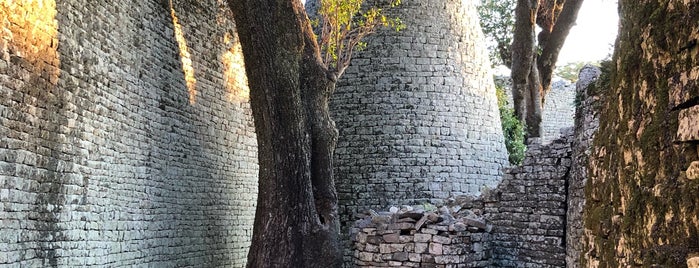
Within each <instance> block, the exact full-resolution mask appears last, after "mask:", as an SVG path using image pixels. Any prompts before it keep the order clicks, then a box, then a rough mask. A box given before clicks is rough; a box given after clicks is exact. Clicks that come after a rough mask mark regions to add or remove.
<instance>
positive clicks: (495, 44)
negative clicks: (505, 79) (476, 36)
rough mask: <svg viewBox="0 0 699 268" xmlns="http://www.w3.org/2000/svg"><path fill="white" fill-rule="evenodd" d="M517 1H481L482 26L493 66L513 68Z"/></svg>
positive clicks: (479, 9)
mask: <svg viewBox="0 0 699 268" xmlns="http://www.w3.org/2000/svg"><path fill="white" fill-rule="evenodd" d="M514 10H515V0H481V3H480V5H479V6H478V15H479V16H480V22H481V23H480V24H481V28H482V29H483V33H484V34H485V37H486V41H487V42H488V52H489V56H490V62H491V63H492V64H493V66H496V65H499V64H502V65H505V66H507V68H510V66H512V49H511V48H512V47H511V44H512V35H513V34H512V33H513V32H514V25H515V13H514Z"/></svg>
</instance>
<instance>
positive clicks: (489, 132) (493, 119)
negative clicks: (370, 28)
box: [331, 0, 507, 223]
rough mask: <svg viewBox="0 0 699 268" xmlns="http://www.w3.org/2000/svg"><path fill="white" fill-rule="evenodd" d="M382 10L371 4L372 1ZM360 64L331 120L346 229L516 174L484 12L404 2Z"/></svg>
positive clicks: (467, 4) (346, 79) (456, 1)
mask: <svg viewBox="0 0 699 268" xmlns="http://www.w3.org/2000/svg"><path fill="white" fill-rule="evenodd" d="M370 2H371V3H373V2H372V1H370ZM390 15H391V16H397V17H400V18H401V20H402V21H403V22H404V23H405V25H406V27H407V28H406V29H404V30H401V31H399V32H396V31H394V30H389V29H387V30H382V31H379V32H378V33H377V34H376V35H374V36H373V37H371V38H369V40H368V47H367V48H366V50H364V51H361V52H358V53H356V54H355V57H354V59H353V60H352V64H351V66H350V67H349V68H348V69H347V71H346V73H345V75H344V76H343V78H342V79H341V80H340V81H339V83H338V86H337V92H336V93H335V95H334V96H333V102H332V105H331V110H332V112H333V114H334V119H335V120H336V122H337V127H338V129H339V131H340V137H339V141H338V144H337V149H336V152H335V154H336V159H335V164H336V172H335V174H336V180H337V187H338V194H339V198H340V214H341V215H342V219H341V220H342V221H343V222H344V223H348V222H350V221H351V220H354V219H355V215H357V214H358V213H361V212H363V211H365V210H366V209H386V208H387V207H388V206H389V205H390V204H392V203H396V202H401V203H403V202H408V203H413V202H417V203H419V202H420V201H432V202H439V201H440V200H443V199H444V198H447V197H449V196H453V195H462V194H478V193H480V191H481V190H482V189H483V188H484V187H495V185H497V183H498V182H499V180H500V176H501V171H500V169H501V168H503V167H504V166H505V165H506V164H507V152H506V150H505V147H504V143H503V135H502V130H501V126H500V119H499V114H498V108H497V102H496V97H495V89H494V86H493V82H492V76H491V74H490V68H489V66H490V65H489V63H488V58H487V53H486V50H485V47H484V45H483V42H482V40H483V36H482V33H481V29H480V26H479V24H478V16H477V13H476V9H475V2H473V1H460V0H436V1H419V0H408V1H402V5H401V6H399V7H398V8H396V9H395V10H393V12H391V14H390Z"/></svg>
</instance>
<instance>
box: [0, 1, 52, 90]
mask: <svg viewBox="0 0 699 268" xmlns="http://www.w3.org/2000/svg"><path fill="white" fill-rule="evenodd" d="M57 34H58V22H57V21H56V2H55V1H54V0H23V1H13V0H0V59H2V60H5V61H9V60H10V55H15V56H18V57H20V58H22V59H24V60H26V61H27V62H28V63H29V64H31V65H32V67H34V68H35V69H36V72H41V74H42V76H44V78H46V79H47V80H49V81H51V83H53V84H55V83H56V82H57V81H58V74H59V71H60V69H59V68H58V66H59V59H58V53H57V51H56V48H57V47H58V37H57Z"/></svg>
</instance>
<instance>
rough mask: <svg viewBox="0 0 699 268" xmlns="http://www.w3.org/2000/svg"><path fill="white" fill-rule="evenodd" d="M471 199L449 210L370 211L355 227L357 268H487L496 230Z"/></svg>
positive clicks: (453, 203)
mask: <svg viewBox="0 0 699 268" xmlns="http://www.w3.org/2000/svg"><path fill="white" fill-rule="evenodd" d="M471 206H472V204H471V200H470V198H467V197H465V198H459V199H458V200H456V199H450V200H449V201H448V202H447V205H446V206H442V207H440V208H439V209H436V208H435V207H434V206H431V205H426V206H422V205H419V206H414V207H412V206H402V207H401V208H397V207H391V208H390V210H389V211H386V212H378V213H377V212H375V211H373V210H369V213H368V214H369V215H367V216H366V217H364V218H363V219H361V220H358V221H357V222H356V223H355V224H354V228H352V230H351V231H350V232H351V239H352V243H353V247H354V260H355V265H356V266H357V267H443V268H446V267H464V266H468V267H488V266H490V265H491V262H490V261H489V259H490V256H489V255H490V250H489V249H490V245H489V243H488V242H487V241H489V239H488V236H489V235H490V231H491V230H492V226H491V225H489V224H487V223H486V222H485V220H483V218H482V217H481V216H482V215H480V214H481V210H480V209H474V210H471V209H467V208H466V207H471Z"/></svg>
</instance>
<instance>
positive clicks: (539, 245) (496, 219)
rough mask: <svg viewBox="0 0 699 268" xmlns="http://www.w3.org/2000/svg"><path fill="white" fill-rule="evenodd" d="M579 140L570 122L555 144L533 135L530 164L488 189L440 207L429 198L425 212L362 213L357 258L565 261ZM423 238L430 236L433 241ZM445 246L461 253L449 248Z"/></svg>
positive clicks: (412, 262) (521, 263)
mask: <svg viewBox="0 0 699 268" xmlns="http://www.w3.org/2000/svg"><path fill="white" fill-rule="evenodd" d="M572 140H573V131H572V129H568V130H567V131H565V132H564V134H563V136H562V137H561V138H559V139H556V140H554V141H552V142H551V143H550V144H547V145H538V140H537V141H533V143H532V144H530V146H529V150H528V151H527V155H526V158H525V160H524V163H523V165H522V166H518V167H514V168H511V169H510V170H508V171H507V172H506V174H505V176H504V178H503V181H502V183H501V184H500V185H498V187H497V188H494V189H488V190H485V192H484V194H483V195H482V196H481V197H478V198H475V199H474V198H472V197H467V196H460V197H456V198H449V199H447V200H444V202H443V203H445V204H446V205H445V206H443V207H441V208H440V209H439V210H438V212H423V211H421V208H422V206H416V207H420V209H417V213H414V210H413V209H405V208H404V209H401V210H399V209H398V208H394V209H393V212H383V213H372V215H368V216H367V217H366V218H364V219H363V220H360V221H357V222H356V223H355V225H354V232H353V241H354V249H355V251H354V260H355V262H356V263H357V264H358V265H360V266H379V267H382V266H391V265H394V266H407V267H411V266H412V267H463V266H466V267H565V266H566V258H565V257H566V206H567V199H566V194H567V180H568V177H569V173H570V167H571V162H572V161H571V153H572V151H571V146H570V145H571V143H572ZM422 226H426V227H427V228H425V227H422ZM462 230H466V232H461V231H462ZM430 235H431V236H430ZM423 237H430V239H432V240H427V239H422V238H423ZM387 238H388V240H387ZM417 240H420V241H419V242H418V241H417ZM425 241H426V242H425ZM445 241H446V242H448V243H446V242H445ZM418 243H428V244H427V248H425V245H423V244H421V245H420V247H418V246H417V245H418ZM444 248H447V249H449V251H448V252H452V251H451V250H452V249H457V250H456V252H461V253H460V254H458V255H459V256H449V255H450V254H451V253H445V251H444ZM440 249H441V251H440ZM416 254H418V255H416ZM438 260H439V262H438Z"/></svg>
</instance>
